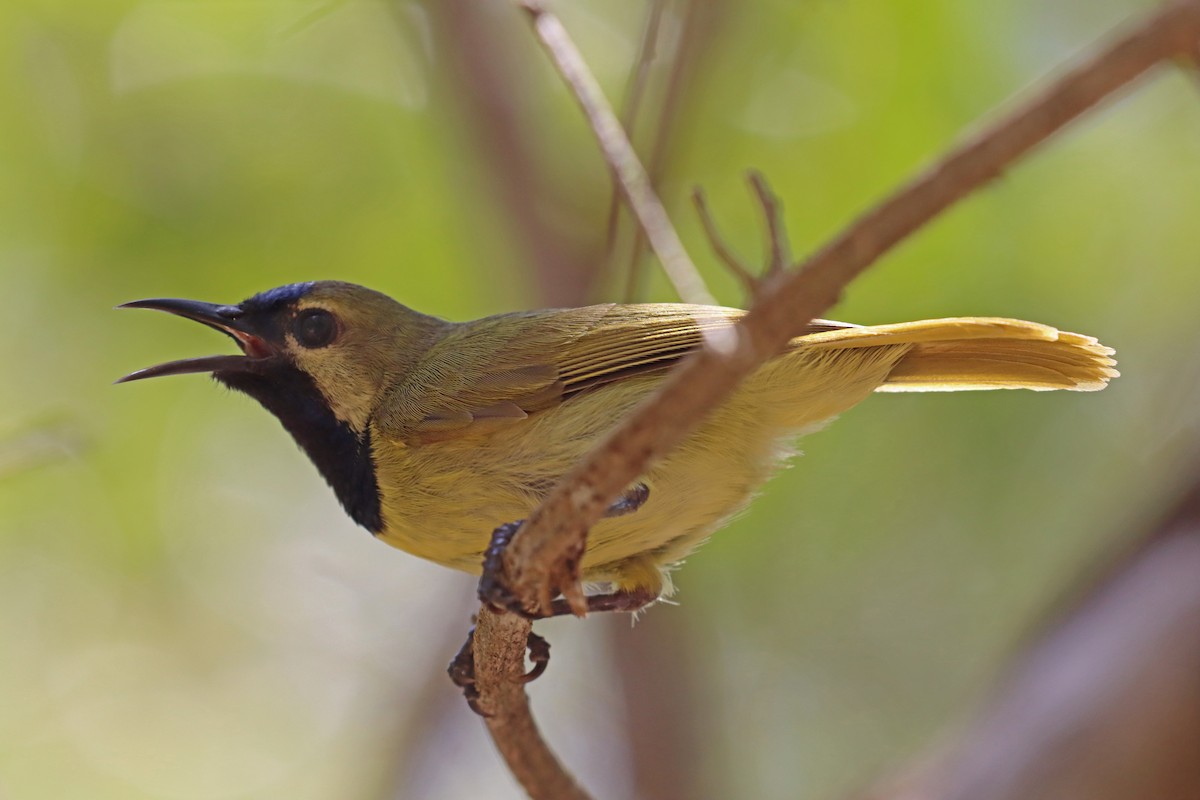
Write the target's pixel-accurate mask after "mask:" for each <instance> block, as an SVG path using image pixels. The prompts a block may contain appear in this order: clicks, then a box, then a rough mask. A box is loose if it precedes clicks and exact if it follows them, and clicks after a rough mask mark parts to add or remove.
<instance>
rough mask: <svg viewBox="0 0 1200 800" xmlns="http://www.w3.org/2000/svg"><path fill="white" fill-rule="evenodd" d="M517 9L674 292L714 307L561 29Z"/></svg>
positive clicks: (550, 19)
mask: <svg viewBox="0 0 1200 800" xmlns="http://www.w3.org/2000/svg"><path fill="white" fill-rule="evenodd" d="M518 3H519V5H520V6H521V8H523V9H524V10H525V11H526V12H528V14H529V15H530V18H531V19H532V20H533V29H534V32H535V33H536V34H537V36H538V39H539V40H540V41H541V43H542V45H543V46H544V47H545V48H546V52H547V53H549V54H550V57H551V60H552V61H553V62H554V65H555V66H556V67H557V68H558V71H559V73H560V74H561V75H562V78H563V80H564V81H565V82H566V84H567V85H568V86H570V87H571V90H572V91H573V92H574V94H575V99H576V100H578V101H579V105H580V107H581V108H582V109H583V113H584V116H586V117H587V120H588V123H589V124H590V125H591V127H592V132H593V133H595V134H596V141H597V142H599V144H600V150H601V151H602V152H603V153H604V160H605V161H607V162H608V165H609V167H610V168H611V169H612V171H613V174H614V175H616V177H617V183H618V184H619V185H620V186H621V191H622V192H623V193H624V194H625V199H626V201H628V203H629V208H630V209H631V210H632V211H633V214H634V216H635V217H637V220H638V224H640V225H641V227H642V230H644V231H645V232H646V238H647V240H648V241H649V242H650V247H651V248H653V250H654V254H655V255H657V256H658V260H659V261H660V262H661V263H662V267H663V270H664V271H665V272H666V273H667V277H668V278H670V279H671V283H672V284H674V286H675V291H676V292H678V293H679V296H680V298H681V299H683V300H684V301H685V302H688V303H705V304H712V303H714V302H715V301H714V300H713V297H712V295H711V294H709V292H708V288H707V287H706V286H705V285H704V280H703V279H702V278H701V277H700V273H699V272H697V271H696V266H695V265H694V264H693V263H692V259H691V258H690V257H689V256H688V254H687V251H686V250H685V249H684V247H683V242H681V241H680V240H679V234H677V233H676V232H675V226H674V225H672V224H671V219H670V218H669V217H668V216H667V211H666V209H664V208H663V204H662V201H660V200H659V199H658V195H656V194H655V193H654V188H653V187H652V186H651V185H650V177H649V176H648V175H647V174H646V170H645V169H644V168H643V167H642V162H641V161H639V160H638V157H637V153H635V152H634V150H633V145H632V144H631V143H630V141H629V136H628V135H627V134H626V133H625V130H624V129H623V128H622V127H621V122H620V120H618V119H617V115H616V113H614V112H613V110H612V106H610V105H609V104H608V100H606V99H605V97H604V91H603V90H602V89H601V88H600V84H599V83H597V82H596V78H595V76H594V75H592V73H591V70H589V69H588V67H587V64H586V63H585V62H584V60H583V56H582V55H581V54H580V52H579V49H578V48H577V47H575V43H574V42H572V41H571V37H570V36H569V35H568V34H567V30H566V28H564V27H563V25H562V23H561V22H560V21H559V19H558V17H556V16H554V15H553V14H551V13H550V12H548V11H546V9H544V8H543V7H542V5H541V3H539V2H537V0H518Z"/></svg>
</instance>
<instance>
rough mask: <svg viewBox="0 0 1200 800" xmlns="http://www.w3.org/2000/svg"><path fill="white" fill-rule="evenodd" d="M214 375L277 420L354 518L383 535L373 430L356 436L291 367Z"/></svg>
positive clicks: (307, 379) (272, 366) (313, 386)
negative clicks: (248, 397) (257, 403)
mask: <svg viewBox="0 0 1200 800" xmlns="http://www.w3.org/2000/svg"><path fill="white" fill-rule="evenodd" d="M256 366H258V368H257V369H253V370H245V371H242V370H237V371H225V372H216V373H213V377H214V378H216V379H217V380H218V381H220V382H221V383H223V384H225V385H226V386H228V387H229V388H230V389H236V390H238V391H239V392H245V393H246V394H248V395H250V396H251V397H253V398H254V399H255V400H257V401H258V402H260V403H262V405H263V407H264V408H265V409H267V411H270V412H271V413H272V414H274V415H275V416H276V417H278V418H279V421H280V422H282V423H283V427H284V428H285V429H286V430H287V432H288V433H290V434H291V435H292V438H293V439H295V440H296V443H297V444H298V445H300V447H301V448H303V450H304V452H305V453H307V454H308V457H309V458H310V459H311V460H312V462H313V464H315V465H316V467H317V469H318V470H319V471H320V473H321V476H322V477H323V478H325V482H326V483H328V484H329V486H330V487H331V488H332V489H333V491H334V494H336V495H337V498H338V501H339V502H341V504H342V508H344V509H346V513H347V514H349V515H350V518H351V519H353V520H354V521H355V522H357V523H358V524H359V525H362V526H363V527H364V528H366V529H367V530H369V531H370V532H371V533H374V534H378V533H381V532H382V531H383V514H382V511H381V508H380V499H379V482H378V480H377V479H376V477H375V462H374V460H373V459H372V457H371V431H370V429H368V430H366V431H364V432H363V433H362V434H359V433H356V432H355V431H354V429H352V428H351V427H350V426H349V425H347V424H346V423H345V422H342V421H341V420H339V419H338V418H337V417H335V416H334V414H333V412H332V411H331V410H330V409H329V405H328V404H327V403H326V402H325V398H324V396H322V394H321V392H320V390H319V389H317V386H316V384H314V383H313V381H312V379H311V378H310V377H308V375H306V374H305V373H304V372H302V371H300V370H299V369H296V368H295V367H293V366H291V365H290V364H286V363H282V362H276V363H273V364H270V365H266V364H263V365H256Z"/></svg>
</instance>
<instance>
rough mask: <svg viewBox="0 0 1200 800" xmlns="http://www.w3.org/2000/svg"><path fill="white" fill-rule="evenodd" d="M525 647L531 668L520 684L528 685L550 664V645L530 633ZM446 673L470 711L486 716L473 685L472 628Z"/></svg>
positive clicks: (473, 654)
mask: <svg viewBox="0 0 1200 800" xmlns="http://www.w3.org/2000/svg"><path fill="white" fill-rule="evenodd" d="M525 647H526V648H528V650H529V661H530V662H531V663H532V664H533V666H532V667H531V668H530V670H529V672H526V673H525V675H524V677H522V678H521V682H522V683H529V682H530V681H532V680H536V679H537V678H538V677H540V676H541V674H542V673H543V672H545V671H546V665H547V664H549V663H550V643H549V642H547V641H546V640H545V639H543V638H542V637H541V636H538V635H537V634H536V633H534V632H532V631H530V632H529V637H528V638H527V639H526V640H525ZM446 673H447V674H448V675H449V676H450V680H451V682H453V683H454V685H455V686H457V687H458V688H460V689H462V693H463V697H465V698H466V699H467V705H468V706H470V708H471V710H472V711H474V712H475V713H476V714H478V715H479V716H481V717H486V716H488V714H487V713H485V712H484V710H483V709H482V708H480V707H479V687H478V686H476V685H475V628H474V626H472V627H471V630H470V631H468V632H467V640H466V641H465V642H463V646H462V648H461V649H459V651H458V654H457V655H456V656H454V659H453V660H452V661H451V662H450V666H449V667H447V668H446Z"/></svg>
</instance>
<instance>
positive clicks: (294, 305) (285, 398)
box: [118, 281, 447, 432]
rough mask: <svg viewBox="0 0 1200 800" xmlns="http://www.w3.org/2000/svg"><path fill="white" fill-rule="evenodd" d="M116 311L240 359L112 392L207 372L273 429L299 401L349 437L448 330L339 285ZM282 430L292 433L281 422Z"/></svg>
mask: <svg viewBox="0 0 1200 800" xmlns="http://www.w3.org/2000/svg"><path fill="white" fill-rule="evenodd" d="M121 308H151V309H156V310H158V311H166V312H168V313H171V314H176V315H178V316H181V317H186V318H187V319H191V320H195V321H196V322H200V323H203V324H205V325H207V326H209V327H210V328H215V329H216V330H219V331H221V332H222V333H225V334H227V335H229V336H230V337H232V338H233V340H234V341H236V342H237V343H238V345H239V346H240V347H241V350H242V355H220V356H208V357H205V358H189V359H184V360H181V361H171V362H168V363H166V364H159V365H158V366H154V367H149V368H147V369H143V370H139V371H137V372H134V373H131V374H129V375H126V376H125V377H123V378H121V379H120V381H118V382H125V381H135V380H141V379H143V378H153V377H158V376H160V375H179V374H183V373H193V372H209V373H212V375H213V377H215V378H216V379H217V380H218V381H220V382H221V383H223V384H225V385H227V386H229V387H230V388H233V389H237V390H239V391H243V392H246V393H247V394H249V395H251V396H252V397H254V398H255V399H257V400H259V402H261V403H262V404H263V405H264V406H266V407H267V409H268V410H270V411H271V412H273V413H275V414H276V415H277V416H279V417H280V418H281V419H283V417H284V413H287V412H292V413H294V412H295V411H296V410H297V409H296V406H297V404H298V402H299V398H300V397H304V398H305V400H306V403H305V404H306V405H308V406H311V405H312V404H313V403H319V404H321V405H323V406H324V407H325V408H326V409H327V410H328V411H329V412H330V413H332V414H333V416H334V417H336V418H337V420H339V421H340V422H342V423H345V424H346V425H348V426H349V427H350V428H351V429H353V430H354V431H356V432H361V431H362V430H363V429H364V427H365V425H366V422H367V420H368V419H369V417H370V415H371V413H372V412H373V411H374V409H375V407H376V406H377V405H378V403H379V401H380V399H381V396H382V394H383V392H384V391H385V390H386V389H387V387H388V386H390V385H391V384H392V383H394V382H395V381H396V380H398V379H399V378H401V377H402V376H403V374H404V373H405V372H407V371H408V370H409V369H411V368H412V366H413V365H414V364H415V363H416V362H417V361H418V360H419V358H420V356H421V354H422V353H423V352H424V350H425V349H427V348H428V346H429V344H430V343H431V342H432V341H433V340H434V339H435V338H436V337H437V335H438V334H439V332H440V331H441V330H442V329H443V328H444V327H445V326H446V324H447V323H444V322H442V321H441V320H438V319H436V318H434V317H428V316H426V315H424V314H419V313H417V312H416V311H413V310H412V309H409V308H407V307H405V306H402V305H400V304H399V303H397V302H396V301H395V300H392V299H391V298H390V297H388V296H387V295H385V294H381V293H379V292H376V291H372V290H371V289H367V288H365V287H362V286H357V285H355V284H351V283H342V282H339V281H316V282H312V283H293V284H289V285H287V286H280V287H279V288H276V289H271V290H269V291H266V292H261V293H259V294H256V295H254V296H253V297H251V298H249V299H248V300H244V301H242V302H241V303H238V304H237V305H218V304H215V303H204V302H200V301H196V300H177V299H154V300H137V301H135V302H132V303H126V304H124V305H123V306H121ZM310 413H311V411H310ZM283 422H284V424H285V425H287V426H288V428H289V429H291V427H292V426H291V425H290V424H289V420H287V419H283Z"/></svg>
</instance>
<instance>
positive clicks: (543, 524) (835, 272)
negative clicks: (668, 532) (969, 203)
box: [504, 0, 1200, 615]
mask: <svg viewBox="0 0 1200 800" xmlns="http://www.w3.org/2000/svg"><path fill="white" fill-rule="evenodd" d="M1197 37H1200V1H1198V0H1188V1H1187V2H1179V3H1175V4H1173V5H1171V6H1169V7H1167V8H1166V9H1164V10H1162V11H1160V12H1158V13H1156V14H1154V15H1152V16H1151V17H1150V18H1149V19H1148V20H1147V21H1146V22H1144V23H1143V24H1142V25H1140V26H1139V27H1137V28H1136V29H1135V30H1133V31H1132V32H1131V33H1128V34H1126V35H1125V36H1123V37H1121V38H1120V39H1118V40H1116V41H1115V42H1113V43H1112V44H1110V45H1109V46H1108V47H1106V48H1104V49H1103V50H1102V51H1100V52H1099V53H1097V54H1096V55H1094V56H1092V57H1091V58H1089V59H1088V60H1087V61H1085V62H1084V63H1083V64H1081V65H1079V66H1077V67H1075V68H1074V69H1072V70H1070V71H1069V72H1067V73H1066V74H1064V75H1063V76H1061V77H1060V78H1059V79H1058V80H1056V81H1055V82H1054V83H1053V84H1052V85H1051V86H1049V87H1048V88H1047V89H1045V90H1043V91H1042V92H1041V93H1040V94H1039V95H1037V96H1035V97H1034V98H1033V99H1031V100H1029V101H1027V102H1026V103H1025V104H1023V105H1021V106H1019V107H1018V108H1016V109H1015V110H1014V111H1012V112H1011V113H1009V114H1007V115H1005V116H1004V117H1003V118H1001V119H1000V120H999V121H997V122H995V123H993V124H992V125H991V126H990V127H988V128H986V129H984V130H983V131H981V132H980V133H979V134H977V135H976V136H975V137H973V138H971V139H969V140H968V141H966V142H965V143H964V144H962V145H959V146H958V147H956V148H954V149H953V150H952V151H951V152H950V153H949V154H948V155H947V156H946V157H944V158H943V159H942V160H941V161H940V162H938V163H937V164H936V165H934V166H933V167H932V168H931V169H929V170H927V171H926V172H924V173H923V174H921V175H919V176H917V177H916V178H915V179H913V180H912V181H911V182H909V183H908V184H907V185H905V186H904V187H902V188H901V189H900V190H899V191H898V192H896V193H895V194H893V195H892V196H891V197H889V198H888V199H887V200H885V201H884V202H883V203H881V204H880V205H878V206H877V207H875V208H874V209H872V210H871V211H869V212H868V213H866V214H865V215H863V216H862V217H860V218H859V219H857V220H856V221H855V222H854V223H853V224H851V225H850V227H849V228H847V229H846V230H845V231H844V232H843V233H842V234H841V235H839V236H838V237H837V238H835V239H834V240H833V241H832V242H831V243H829V244H828V245H826V246H825V247H824V248H823V249H821V250H820V251H818V252H817V253H816V254H815V255H813V256H812V257H810V258H809V259H808V260H807V262H805V263H804V264H803V265H802V266H801V268H800V269H797V270H795V271H792V272H789V273H784V274H783V275H781V276H779V277H777V278H776V279H774V280H772V281H770V282H769V283H768V285H766V286H765V287H764V294H763V296H762V297H761V299H760V300H759V301H758V302H756V303H755V304H754V305H753V306H752V307H751V309H750V311H749V313H748V314H747V315H746V316H745V318H744V319H743V320H742V321H741V322H740V323H739V324H738V325H737V326H736V327H735V328H734V329H733V330H732V332H731V334H730V336H729V337H728V339H727V340H726V341H725V342H715V343H714V342H708V343H706V346H705V347H704V348H703V349H702V350H701V351H700V352H698V353H696V354H695V355H694V356H692V357H690V358H688V359H687V360H685V361H684V362H683V363H682V364H680V365H679V367H678V368H676V369H675V370H674V372H673V373H672V374H671V375H670V377H669V378H668V379H667V380H666V381H665V382H664V384H663V386H662V387H661V388H660V389H659V391H658V392H656V393H655V395H654V396H653V397H652V398H650V399H649V400H648V401H647V402H645V403H643V404H642V406H641V407H639V408H638V409H636V410H635V411H634V412H633V413H631V414H630V415H629V416H628V417H627V418H626V419H625V420H624V421H623V422H622V423H621V424H620V425H619V426H618V427H617V428H616V429H614V430H613V431H612V432H611V433H610V434H609V435H608V436H607V437H606V438H605V440H604V441H603V442H601V443H600V444H599V445H598V446H597V447H596V448H595V449H593V450H592V452H591V453H590V454H589V455H588V457H587V458H585V459H584V461H583V462H582V463H581V464H579V466H577V467H576V468H575V469H574V470H572V471H571V473H570V474H569V475H568V476H567V477H566V478H565V479H564V480H563V481H562V482H561V483H560V484H559V485H558V486H557V487H555V489H554V490H553V491H552V492H551V493H550V494H549V496H547V498H546V499H545V501H544V502H543V503H542V504H541V506H539V507H538V508H537V509H535V510H534V512H533V513H532V514H531V515H530V517H529V520H528V522H527V523H526V525H525V526H524V528H523V529H522V530H521V531H520V532H519V533H518V534H517V535H516V536H515V537H514V539H513V541H512V545H511V546H510V547H509V548H508V550H507V552H506V553H505V558H504V567H505V570H506V574H507V577H508V579H509V582H510V588H511V589H513V590H514V591H515V592H516V594H517V595H518V596H519V597H520V598H521V599H522V600H523V601H524V602H525V604H526V605H527V607H528V608H529V609H531V610H540V609H549V608H550V601H551V600H552V599H553V597H554V596H555V595H556V594H558V593H560V592H561V593H562V594H563V595H564V596H565V597H566V598H567V600H568V601H569V602H570V604H571V607H572V608H573V609H574V610H575V612H576V613H577V614H580V615H582V614H583V613H584V611H585V610H586V609H585V604H584V600H583V593H582V589H581V587H580V586H579V582H578V577H577V575H576V569H577V567H578V564H579V560H580V558H581V557H582V555H583V551H584V546H585V542H586V537H587V531H588V529H589V528H590V527H591V526H592V525H593V524H595V523H596V522H597V521H598V520H599V519H600V517H601V516H602V515H603V513H604V511H605V509H606V508H607V507H608V506H609V504H610V503H612V501H613V500H614V499H616V497H617V496H618V495H619V494H620V493H621V491H623V490H624V488H625V487H626V486H628V485H629V483H630V482H632V481H633V480H634V479H635V478H636V477H637V476H638V475H640V474H641V473H642V472H643V471H644V470H645V468H646V466H647V465H648V464H649V463H650V462H651V461H653V460H654V459H656V458H659V457H661V456H662V455H663V454H664V453H666V452H667V451H668V450H669V449H670V448H671V447H673V446H675V445H676V444H677V443H678V442H679V441H681V440H682V439H683V438H684V437H685V436H686V435H687V434H688V433H690V432H691V431H692V429H694V428H695V427H696V425H697V424H699V422H700V421H701V420H702V419H703V418H704V416H705V415H706V414H707V413H708V412H709V411H710V410H711V409H713V408H714V407H715V406H716V405H717V404H719V403H720V402H721V401H723V400H724V399H725V398H727V397H728V396H729V395H730V394H731V393H732V392H733V390H734V389H735V388H736V387H737V384H738V382H739V381H741V380H742V379H743V378H745V377H746V376H747V375H748V374H750V372H752V371H753V370H754V369H756V368H757V367H758V366H759V365H760V364H762V363H763V362H764V361H766V360H767V359H768V358H770V357H771V356H772V355H773V354H775V353H776V352H778V351H779V350H780V349H781V348H782V347H783V346H784V345H785V344H786V343H787V342H788V340H789V339H791V338H792V337H793V336H796V335H798V334H799V333H801V332H802V331H803V330H804V328H805V327H806V326H807V324H808V323H809V322H810V321H811V320H812V319H813V318H815V317H817V316H818V315H819V314H821V313H822V312H824V311H825V310H826V309H828V308H829V307H831V306H832V305H833V304H834V303H835V302H836V301H837V300H838V298H839V296H840V294H841V291H842V289H843V288H844V287H845V286H846V285H847V284H848V283H849V282H850V281H851V280H852V279H854V278H855V277H856V276H857V275H858V274H859V273H861V272H862V271H863V270H865V269H866V268H867V267H868V266H870V265H871V264H872V263H874V261H875V260H876V259H878V258H879V257H880V256H881V255H883V254H884V253H885V252H887V251H888V250H889V249H891V248H892V247H894V246H895V245H896V244H898V243H899V242H900V241H902V240H903V239H904V238H905V237H907V236H908V235H910V234H911V233H913V232H914V231H916V230H917V229H918V228H920V227H921V226H922V225H924V224H926V223H927V222H929V221H930V220H932V219H933V218H934V217H936V216H937V215H938V214H940V213H941V212H943V211H945V210H946V209H947V208H949V207H950V206H951V205H953V204H954V203H956V202H957V201H959V200H961V199H962V198H963V197H965V196H966V195H967V194H969V193H970V192H972V191H974V190H976V189H978V188H980V187H981V186H983V185H985V184H987V183H988V182H990V181H992V180H993V179H995V178H996V177H998V176H999V175H1001V174H1002V173H1003V171H1004V170H1005V169H1007V168H1008V167H1010V166H1011V165H1012V164H1013V163H1014V162H1015V161H1016V160H1017V159H1018V158H1020V157H1021V156H1023V155H1024V154H1026V153H1027V152H1029V151H1030V150H1032V149H1033V148H1034V147H1035V146H1036V145H1038V144H1040V143H1041V142H1043V141H1045V140H1046V139H1047V138H1048V137H1049V136H1050V135H1051V134H1053V133H1055V132H1056V131H1058V130H1059V129H1061V128H1062V127H1063V126H1065V125H1066V124H1067V123H1068V122H1070V121H1072V120H1073V119H1075V118H1076V117H1077V116H1079V115H1080V114H1082V113H1083V112H1085V111H1087V110H1088V109H1090V108H1092V107H1093V106H1095V105H1097V104H1098V103H1100V102H1101V101H1102V100H1104V99H1105V98H1107V97H1108V96H1109V95H1111V94H1112V93H1114V92H1116V91H1117V90H1118V89H1120V88H1121V87H1123V86H1125V85H1126V84H1128V83H1129V82H1130V81H1132V80H1133V79H1134V78H1136V77H1138V76H1139V75H1141V74H1142V73H1144V72H1146V71H1147V70H1149V69H1150V68H1151V67H1153V66H1155V65H1156V64H1158V63H1159V62H1160V61H1163V60H1165V59H1171V58H1173V57H1174V56H1176V55H1178V54H1180V53H1183V52H1186V51H1187V50H1188V49H1189V48H1190V47H1191V46H1192V44H1193V42H1194V41H1195V39H1196V38H1197Z"/></svg>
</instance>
